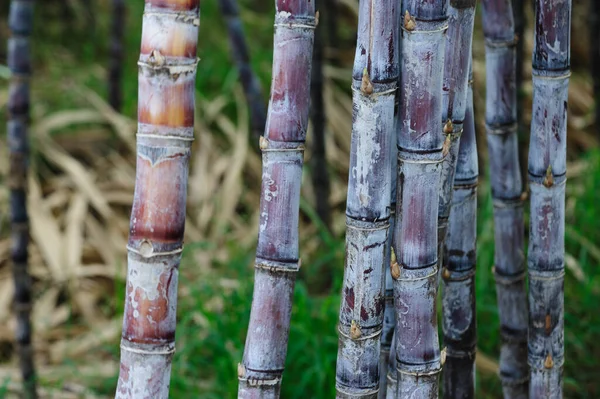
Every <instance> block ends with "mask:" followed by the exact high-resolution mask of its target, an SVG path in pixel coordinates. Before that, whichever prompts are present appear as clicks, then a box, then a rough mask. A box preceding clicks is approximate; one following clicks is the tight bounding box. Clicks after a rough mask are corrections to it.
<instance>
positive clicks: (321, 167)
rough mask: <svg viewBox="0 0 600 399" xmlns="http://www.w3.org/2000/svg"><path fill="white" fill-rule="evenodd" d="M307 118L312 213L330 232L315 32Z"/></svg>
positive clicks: (320, 47) (320, 42)
mask: <svg viewBox="0 0 600 399" xmlns="http://www.w3.org/2000/svg"><path fill="white" fill-rule="evenodd" d="M310 96H311V104H310V117H311V120H312V128H313V129H312V131H313V142H312V158H311V162H310V164H311V165H310V166H311V171H312V173H311V177H312V184H313V189H314V192H315V203H316V211H317V215H319V218H320V219H321V220H322V221H323V224H324V225H325V226H326V227H327V228H330V226H331V209H330V206H329V193H330V191H331V190H330V182H329V171H328V170H327V159H326V156H325V155H326V152H325V119H326V118H325V102H324V101H323V35H322V33H321V29H316V30H315V42H314V51H313V59H312V73H311V79H310Z"/></svg>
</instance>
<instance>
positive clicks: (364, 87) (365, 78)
mask: <svg viewBox="0 0 600 399" xmlns="http://www.w3.org/2000/svg"><path fill="white" fill-rule="evenodd" d="M360 91H361V92H362V93H363V94H366V95H367V96H369V95H371V94H373V83H371V78H369V72H368V71H367V68H365V69H363V74H362V82H361V83H360Z"/></svg>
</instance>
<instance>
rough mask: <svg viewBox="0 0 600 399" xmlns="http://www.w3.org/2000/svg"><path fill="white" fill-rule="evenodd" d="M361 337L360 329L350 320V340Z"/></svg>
mask: <svg viewBox="0 0 600 399" xmlns="http://www.w3.org/2000/svg"><path fill="white" fill-rule="evenodd" d="M361 335H362V332H361V331H360V327H359V326H358V323H357V322H356V321H354V320H352V323H351V324H350V338H352V339H359V338H360V336H361Z"/></svg>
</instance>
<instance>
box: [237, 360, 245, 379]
mask: <svg viewBox="0 0 600 399" xmlns="http://www.w3.org/2000/svg"><path fill="white" fill-rule="evenodd" d="M237 373H238V377H240V378H244V377H245V376H246V368H245V367H244V365H243V364H242V363H238V367H237Z"/></svg>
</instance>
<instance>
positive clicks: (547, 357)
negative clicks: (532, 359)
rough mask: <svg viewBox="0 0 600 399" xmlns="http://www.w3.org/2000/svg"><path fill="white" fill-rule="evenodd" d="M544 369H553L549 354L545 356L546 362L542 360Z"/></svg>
mask: <svg viewBox="0 0 600 399" xmlns="http://www.w3.org/2000/svg"><path fill="white" fill-rule="evenodd" d="M544 367H545V368H547V369H551V368H552V367H554V360H552V355H551V354H550V353H548V355H546V360H544Z"/></svg>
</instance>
